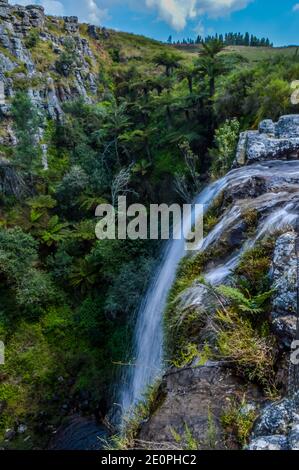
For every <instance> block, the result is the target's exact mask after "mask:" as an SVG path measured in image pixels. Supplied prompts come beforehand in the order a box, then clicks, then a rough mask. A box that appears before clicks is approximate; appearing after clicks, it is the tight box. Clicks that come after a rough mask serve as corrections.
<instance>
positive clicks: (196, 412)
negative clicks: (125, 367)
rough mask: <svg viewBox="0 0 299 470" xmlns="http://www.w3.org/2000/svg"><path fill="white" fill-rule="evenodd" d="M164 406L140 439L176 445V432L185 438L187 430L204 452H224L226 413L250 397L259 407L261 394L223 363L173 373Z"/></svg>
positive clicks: (166, 381) (166, 385)
mask: <svg viewBox="0 0 299 470" xmlns="http://www.w3.org/2000/svg"><path fill="white" fill-rule="evenodd" d="M162 387H163V393H164V394H165V399H164V402H163V403H162V404H161V405H160V407H159V408H158V410H157V411H156V412H155V413H154V414H153V416H152V417H151V418H150V419H149V421H148V422H147V423H145V424H144V426H143V428H142V431H141V433H140V436H139V439H141V440H143V441H145V442H147V443H148V446H149V447H151V445H150V443H153V442H157V440H158V442H168V443H170V444H175V440H174V437H173V433H172V430H174V431H175V432H177V433H178V434H179V435H181V436H183V435H184V433H185V430H186V426H188V428H189V429H190V431H191V433H192V436H193V437H194V439H196V440H197V441H198V442H200V447H201V448H202V449H211V448H213V449H224V448H225V447H226V446H225V439H224V430H223V427H222V424H221V416H222V415H223V411H224V409H225V408H227V406H228V405H229V403H230V400H232V399H234V398H236V397H240V396H243V394H244V393H246V395H247V397H248V401H249V402H250V401H251V400H253V401H254V402H255V403H258V402H259V401H260V400H261V397H260V394H259V391H258V389H257V388H256V387H254V386H249V387H248V386H247V385H245V383H244V382H243V381H242V380H241V379H239V378H237V377H235V376H234V374H233V373H232V372H231V371H230V370H229V369H228V368H225V367H223V366H222V365H221V364H220V363H214V362H209V363H207V364H206V365H205V366H203V367H197V368H186V369H183V370H177V369H173V370H170V371H169V373H168V374H167V375H166V376H165V377H164V382H163V385H162Z"/></svg>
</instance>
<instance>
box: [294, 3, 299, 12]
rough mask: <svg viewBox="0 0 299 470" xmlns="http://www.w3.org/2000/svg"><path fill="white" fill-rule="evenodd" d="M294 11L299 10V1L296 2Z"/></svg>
mask: <svg viewBox="0 0 299 470" xmlns="http://www.w3.org/2000/svg"><path fill="white" fill-rule="evenodd" d="M293 11H299V3H296V4H295V5H294V6H293Z"/></svg>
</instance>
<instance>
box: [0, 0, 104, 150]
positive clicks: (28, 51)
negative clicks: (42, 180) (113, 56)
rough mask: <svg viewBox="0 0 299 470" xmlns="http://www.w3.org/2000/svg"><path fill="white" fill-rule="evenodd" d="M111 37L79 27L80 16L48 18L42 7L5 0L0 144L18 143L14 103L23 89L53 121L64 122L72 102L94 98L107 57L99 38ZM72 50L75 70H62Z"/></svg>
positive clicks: (1, 1) (0, 21)
mask: <svg viewBox="0 0 299 470" xmlns="http://www.w3.org/2000/svg"><path fill="white" fill-rule="evenodd" d="M106 36H107V33H106V32H104V30H101V28H98V27H96V26H93V25H80V24H79V23H78V18H77V17H73V16H72V17H64V18H59V17H54V16H45V13H44V9H43V7H41V6H37V5H29V6H19V5H10V4H8V1H7V0H0V118H1V119H2V124H3V123H4V124H5V125H4V126H3V127H4V129H5V132H3V133H2V134H1V138H0V143H1V144H10V145H14V144H15V138H14V135H13V132H12V129H11V126H10V103H11V99H12V97H13V96H14V94H15V93H16V91H18V90H20V89H22V90H28V94H29V96H30V97H31V99H32V101H33V102H34V103H35V104H36V106H37V107H38V108H39V109H40V111H42V112H43V113H44V115H45V117H47V116H49V117H51V118H54V119H62V117H63V111H62V104H63V103H64V102H66V101H68V100H72V99H75V98H78V97H83V98H84V100H85V101H86V102H92V101H93V100H95V98H96V97H97V93H98V81H97V80H98V73H99V70H100V59H101V57H103V55H104V52H103V50H102V48H101V42H100V40H101V38H104V37H106ZM72 50H73V51H76V60H74V61H73V63H71V64H70V67H71V70H70V69H65V70H63V66H64V64H63V61H61V60H60V59H61V57H62V56H63V54H71V53H72ZM60 61H61V67H59V65H58V64H59V63H60ZM66 62H67V61H66Z"/></svg>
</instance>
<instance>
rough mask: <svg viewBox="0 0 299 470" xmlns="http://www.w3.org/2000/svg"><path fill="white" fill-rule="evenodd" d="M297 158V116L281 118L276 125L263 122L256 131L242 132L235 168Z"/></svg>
mask: <svg viewBox="0 0 299 470" xmlns="http://www.w3.org/2000/svg"><path fill="white" fill-rule="evenodd" d="M298 157H299V115H289V116H282V117H281V118H280V119H279V121H278V122H277V123H274V122H273V121H271V120H265V121H262V122H261V123H260V126H259V130H258V131H247V132H243V133H242V134H241V137H240V141H239V145H238V149H237V155H236V161H235V166H242V165H245V164H251V163H255V162H259V161H264V160H291V159H297V158H298Z"/></svg>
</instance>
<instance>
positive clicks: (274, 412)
mask: <svg viewBox="0 0 299 470" xmlns="http://www.w3.org/2000/svg"><path fill="white" fill-rule="evenodd" d="M298 448H299V404H298V396H297V395H294V396H293V397H292V398H284V399H283V400H281V401H279V402H276V403H272V404H270V405H268V406H266V407H265V408H264V409H263V411H262V413H261V416H260V417H259V419H258V420H257V422H256V424H255V427H254V431H253V435H252V439H251V441H250V443H249V446H248V449H249V450H288V449H289V450H298Z"/></svg>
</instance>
